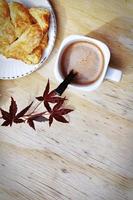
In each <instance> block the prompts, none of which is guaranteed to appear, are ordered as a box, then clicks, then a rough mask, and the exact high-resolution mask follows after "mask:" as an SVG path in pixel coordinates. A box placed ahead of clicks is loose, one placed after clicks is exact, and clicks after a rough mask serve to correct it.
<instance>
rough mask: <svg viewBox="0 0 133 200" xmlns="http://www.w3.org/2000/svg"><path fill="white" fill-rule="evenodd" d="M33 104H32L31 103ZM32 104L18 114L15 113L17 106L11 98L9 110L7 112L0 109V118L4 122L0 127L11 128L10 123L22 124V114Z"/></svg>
mask: <svg viewBox="0 0 133 200" xmlns="http://www.w3.org/2000/svg"><path fill="white" fill-rule="evenodd" d="M32 103H33V102H32ZM32 103H31V104H30V105H29V106H27V107H26V108H24V109H23V110H22V111H20V112H19V113H18V114H16V113H17V109H18V108H17V104H16V101H14V99H13V98H12V97H11V105H10V108H9V112H7V111H5V110H3V109H0V110H1V114H2V118H3V119H4V120H5V121H4V122H3V124H2V126H8V125H10V126H12V123H13V122H14V123H16V124H18V123H23V122H24V120H23V119H22V118H21V117H23V116H24V114H25V113H26V112H27V111H28V109H29V108H30V107H31V105H32Z"/></svg>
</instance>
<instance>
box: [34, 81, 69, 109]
mask: <svg viewBox="0 0 133 200" xmlns="http://www.w3.org/2000/svg"><path fill="white" fill-rule="evenodd" d="M49 91H50V83H49V80H48V82H47V85H46V88H45V90H44V92H43V95H42V96H39V97H36V99H37V100H38V101H43V102H44V106H45V107H46V109H47V110H48V111H49V112H50V111H51V107H50V105H49V103H58V102H59V101H62V100H63V101H65V100H66V98H62V97H59V96H58V95H57V94H56V92H55V90H52V91H51V92H49Z"/></svg>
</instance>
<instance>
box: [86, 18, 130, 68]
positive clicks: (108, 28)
mask: <svg viewBox="0 0 133 200" xmlns="http://www.w3.org/2000/svg"><path fill="white" fill-rule="evenodd" d="M132 22H133V19H132V18H129V17H119V18H115V19H113V20H112V21H110V22H108V23H106V24H105V25H103V26H101V27H100V28H98V29H97V30H94V31H92V32H89V33H88V34H86V35H87V36H90V37H94V38H96V39H99V40H101V41H102V42H104V43H106V44H107V45H108V47H109V49H110V51H111V60H110V66H114V67H115V68H118V69H122V70H123V71H126V67H127V66H129V65H132V63H133V56H132V52H133V23H132Z"/></svg>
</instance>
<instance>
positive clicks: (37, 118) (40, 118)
mask: <svg viewBox="0 0 133 200" xmlns="http://www.w3.org/2000/svg"><path fill="white" fill-rule="evenodd" d="M34 121H36V122H45V121H48V119H47V118H46V117H44V116H42V115H34V116H31V117H29V118H28V120H27V123H28V124H29V126H30V127H32V128H33V129H34V130H36V129H35V124H34Z"/></svg>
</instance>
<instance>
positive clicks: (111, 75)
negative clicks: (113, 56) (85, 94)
mask: <svg viewBox="0 0 133 200" xmlns="http://www.w3.org/2000/svg"><path fill="white" fill-rule="evenodd" d="M78 41H86V42H91V43H94V44H95V45H97V46H98V47H99V48H100V49H101V51H102V53H103V56H104V67H103V71H102V73H101V76H100V77H99V78H98V79H97V80H96V81H95V82H94V83H92V84H89V85H85V86H83V85H81V86H80V85H76V84H70V87H72V88H75V89H80V90H85V91H92V90H95V89H96V88H98V87H99V86H100V85H101V83H102V82H103V80H105V79H107V80H111V81H116V82H119V81H120V80H121V77H122V71H120V70H118V69H114V68H111V67H109V66H108V64H109V61H110V51H109V48H108V47H107V45H106V44H104V43H103V42H101V41H99V40H97V39H94V38H90V37H87V36H83V35H71V36H68V37H67V38H66V39H64V40H63V42H62V44H61V46H60V48H59V52H58V55H57V60H56V64H55V76H56V78H57V80H58V81H60V82H62V81H63V79H64V78H63V76H62V74H61V71H60V68H61V66H60V65H61V58H62V54H63V52H64V50H65V49H66V47H68V46H69V45H70V44H72V43H74V42H78Z"/></svg>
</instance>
